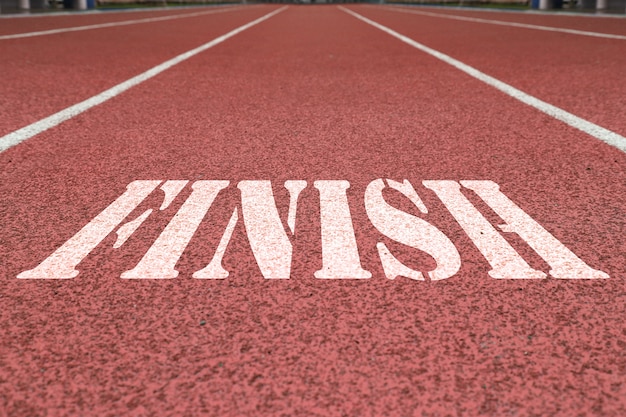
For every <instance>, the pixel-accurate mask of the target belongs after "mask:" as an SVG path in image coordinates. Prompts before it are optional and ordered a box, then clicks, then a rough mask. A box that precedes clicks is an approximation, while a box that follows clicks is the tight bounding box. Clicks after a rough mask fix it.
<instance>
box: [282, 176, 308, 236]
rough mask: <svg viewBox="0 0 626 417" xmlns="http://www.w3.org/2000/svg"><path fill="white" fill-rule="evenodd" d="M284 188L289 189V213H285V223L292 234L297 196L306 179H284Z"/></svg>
mask: <svg viewBox="0 0 626 417" xmlns="http://www.w3.org/2000/svg"><path fill="white" fill-rule="evenodd" d="M285 188H286V189H287V190H288V191H289V214H288V215H287V225H288V226H289V230H291V234H292V235H293V234H295V233H296V212H297V211H298V197H299V196H300V193H301V192H302V190H304V189H305V188H306V181H291V180H290V181H285Z"/></svg>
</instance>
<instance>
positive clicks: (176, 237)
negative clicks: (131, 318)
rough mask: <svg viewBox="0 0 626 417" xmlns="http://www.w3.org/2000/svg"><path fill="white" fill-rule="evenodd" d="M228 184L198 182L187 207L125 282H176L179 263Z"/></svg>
mask: <svg viewBox="0 0 626 417" xmlns="http://www.w3.org/2000/svg"><path fill="white" fill-rule="evenodd" d="M228 184H229V182H228V181H196V182H194V183H193V185H192V186H191V189H192V190H193V191H192V192H191V195H190V196H189V197H188V198H187V200H186V201H185V202H184V203H183V205H182V206H181V208H180V209H178V212H177V213H176V215H175V216H174V218H173V219H172V220H170V222H169V223H168V224H167V226H166V227H165V229H164V230H163V232H161V234H160V235H159V237H158V238H157V240H156V241H155V242H154V243H153V244H152V246H150V249H148V251H147V252H146V254H145V255H144V256H143V258H141V261H139V264H137V266H136V267H134V268H133V269H131V270H129V271H126V272H124V273H123V274H122V275H121V278H125V279H143V278H151V279H160V278H176V277H177V276H178V270H176V263H177V262H178V260H179V259H180V257H181V255H182V254H183V251H184V250H185V248H186V247H187V245H188V244H189V241H191V238H192V237H193V235H194V234H195V233H196V230H197V229H198V226H200V223H201V222H202V219H204V216H205V215H206V213H207V211H208V210H209V207H211V204H213V201H214V200H215V197H216V196H217V194H218V193H219V192H220V191H221V190H223V189H224V188H226V187H228Z"/></svg>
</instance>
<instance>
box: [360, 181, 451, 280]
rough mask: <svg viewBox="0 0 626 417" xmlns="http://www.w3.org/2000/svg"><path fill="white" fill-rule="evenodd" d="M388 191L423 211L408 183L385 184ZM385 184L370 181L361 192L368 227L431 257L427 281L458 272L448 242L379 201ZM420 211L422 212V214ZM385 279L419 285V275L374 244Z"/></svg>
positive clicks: (432, 229)
mask: <svg viewBox="0 0 626 417" xmlns="http://www.w3.org/2000/svg"><path fill="white" fill-rule="evenodd" d="M387 182H388V183H389V187H390V188H392V189H394V190H396V191H398V192H399V193H401V194H402V195H404V196H405V197H407V198H408V199H409V200H411V202H412V203H413V204H415V206H416V207H418V208H419V209H420V211H421V212H422V213H426V212H427V210H426V208H425V207H420V206H423V205H424V203H423V202H422V200H421V199H420V198H419V196H418V195H417V192H416V191H415V188H413V185H411V183H410V182H409V181H408V180H404V182H401V183H400V182H396V181H391V180H387ZM383 189H385V183H384V182H383V180H382V179H377V180H374V181H372V182H371V183H370V184H369V185H368V186H367V189H366V190H365V211H366V212H367V216H368V217H369V219H370V221H371V222H372V225H373V226H374V227H375V228H376V230H378V231H379V232H380V233H382V234H383V235H384V236H386V237H388V238H389V239H391V240H394V241H396V242H398V243H401V244H403V245H406V246H408V247H411V248H414V249H417V250H420V251H422V252H425V253H427V254H428V255H430V256H432V258H433V259H434V260H435V262H436V263H437V266H436V268H435V269H434V270H432V271H430V272H428V276H429V277H430V279H431V280H433V281H437V280H441V279H446V278H450V277H451V276H453V275H454V274H456V273H457V272H458V271H459V269H460V268H461V256H460V255H459V251H458V250H457V249H456V247H455V246H454V244H453V243H452V241H451V240H450V239H449V238H448V237H447V236H446V235H445V234H444V233H443V232H442V231H441V230H439V229H437V228H436V227H435V226H433V225H432V224H430V223H428V222H427V221H425V220H424V219H421V218H419V217H416V216H414V215H412V214H409V213H407V212H405V211H402V210H399V209H397V208H395V207H393V206H391V205H390V204H389V203H387V202H386V201H385V198H384V197H383ZM422 208H423V210H422ZM376 247H377V248H378V254H379V256H380V261H381V262H382V265H383V270H384V272H385V276H386V277H387V278H389V279H395V278H396V277H398V276H405V277H408V278H411V279H416V280H420V281H423V280H424V276H423V274H422V273H421V272H419V271H415V270H413V269H411V268H409V267H407V266H406V265H404V264H403V263H401V262H400V261H399V260H398V259H397V258H396V257H395V256H393V254H392V253H391V251H390V250H389V249H388V248H387V246H386V245H385V244H384V243H382V242H378V243H377V244H376Z"/></svg>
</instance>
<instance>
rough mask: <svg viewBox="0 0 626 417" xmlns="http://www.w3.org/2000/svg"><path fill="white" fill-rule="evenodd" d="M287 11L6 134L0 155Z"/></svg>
mask: <svg viewBox="0 0 626 417" xmlns="http://www.w3.org/2000/svg"><path fill="white" fill-rule="evenodd" d="M287 7H288V6H283V7H281V8H280V9H277V10H274V11H273V12H270V13H268V14H266V15H264V16H262V17H260V18H258V19H256V20H253V21H252V22H249V23H246V24H245V25H243V26H239V27H238V28H236V29H233V30H231V31H230V32H228V33H227V34H225V35H222V36H219V37H217V38H215V39H213V40H212V41H210V42H207V43H205V44H204V45H201V46H199V47H197V48H194V49H192V50H190V51H187V52H185V53H183V54H180V55H178V56H176V57H174V58H172V59H170V60H168V61H165V62H164V63H162V64H159V65H157V66H156V67H153V68H150V69H149V70H148V71H146V72H143V73H141V74H139V75H137V76H135V77H133V78H131V79H129V80H126V81H124V82H122V83H120V84H118V85H116V86H114V87H111V88H109V89H108V90H106V91H103V92H102V93H100V94H97V95H95V96H93V97H91V98H88V99H87V100H85V101H82V102H80V103H78V104H74V105H73V106H70V107H68V108H66V109H64V110H61V111H60V112H58V113H55V114H53V115H52V116H48V117H46V118H45V119H41V120H39V121H38V122H35V123H32V124H30V125H28V126H26V127H23V128H21V129H18V130H16V131H14V132H12V133H9V134H8V135H5V136H3V137H1V138H0V152H2V151H5V150H7V149H9V148H11V147H13V146H15V145H17V144H19V143H22V142H23V141H25V140H27V139H30V138H32V137H33V136H35V135H38V134H40V133H42V132H45V131H46V130H48V129H50V128H52V127H54V126H57V125H59V124H61V123H63V122H64V121H66V120H69V119H71V118H73V117H75V116H78V115H79V114H81V113H83V112H85V111H87V110H89V109H91V108H92V107H95V106H98V105H100V104H102V103H104V102H105V101H107V100H109V99H112V98H113V97H115V96H117V95H119V94H121V93H123V92H124V91H126V90H128V89H130V88H132V87H134V86H136V85H138V84H141V83H142V82H144V81H146V80H149V79H150V78H152V77H154V76H156V75H158V74H160V73H162V72H163V71H165V70H168V69H170V68H171V67H173V66H174V65H177V64H180V63H181V62H183V61H185V60H187V59H189V58H191V57H193V56H195V55H197V54H199V53H200V52H204V51H206V50H207V49H210V48H212V47H214V46H215V45H218V44H220V43H222V42H224V41H225V40H227V39H230V38H232V37H233V36H235V35H237V34H239V33H241V32H243V31H244V30H246V29H249V28H251V27H252V26H255V25H257V24H259V23H261V22H263V21H265V20H267V19H269V18H270V17H272V16H274V15H276V14H278V13H280V12H282V11H283V10H285V9H287Z"/></svg>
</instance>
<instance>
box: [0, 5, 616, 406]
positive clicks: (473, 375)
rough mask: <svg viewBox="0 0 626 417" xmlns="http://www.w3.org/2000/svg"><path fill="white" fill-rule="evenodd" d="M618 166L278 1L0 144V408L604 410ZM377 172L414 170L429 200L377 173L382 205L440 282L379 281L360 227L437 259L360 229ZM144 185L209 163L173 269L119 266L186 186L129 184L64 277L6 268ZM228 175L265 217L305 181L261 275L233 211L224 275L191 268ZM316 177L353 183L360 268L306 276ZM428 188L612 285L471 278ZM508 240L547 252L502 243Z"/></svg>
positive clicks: (462, 237) (358, 27) (225, 213)
mask: <svg viewBox="0 0 626 417" xmlns="http://www.w3.org/2000/svg"><path fill="white" fill-rule="evenodd" d="M179 24H180V25H183V24H182V23H179ZM146 108H150V109H157V110H156V111H145V109H146ZM624 166H626V155H625V154H624V153H622V152H620V151H618V150H616V149H615V148H612V147H609V146H607V145H605V144H603V143H601V142H599V141H597V140H596V139H594V138H592V137H589V136H587V135H585V134H583V133H581V132H579V131H577V130H575V129H572V128H569V127H567V126H566V125H564V124H562V123H561V122H558V121H555V120H554V119H552V118H550V117H549V116H546V115H544V114H542V113H539V112H538V111H536V110H534V109H532V108H530V107H528V106H525V105H523V104H521V103H519V102H517V101H515V100H513V99H511V98H509V97H507V96H505V95H503V94H501V93H499V92H497V91H495V90H493V89H491V88H490V87H487V86H486V85H484V84H483V83H481V82H479V81H476V80H475V79H473V78H470V77H468V76H466V75H464V74H462V73H460V72H458V71H457V70H455V69H453V68H452V67H450V66H448V65H445V64H443V63H441V62H440V61H438V60H436V59H434V58H432V57H430V56H427V55H425V54H422V53H420V52H419V51H417V50H415V49H414V48H411V47H409V46H407V45H405V44H403V43H401V42H399V41H397V40H396V39H393V38H391V37H390V36H388V35H385V34H383V33H382V32H380V31H378V30H377V29H375V28H373V27H370V26H368V25H366V24H364V23H363V22H361V21H358V20H357V19H355V18H354V17H352V16H349V15H348V14H346V13H344V12H342V11H340V10H339V9H337V8H335V7H323V6H320V7H290V8H289V9H287V10H286V11H283V12H282V13H279V14H278V15H276V16H274V17H272V18H271V19H270V20H267V21H265V22H263V23H261V24H259V25H258V26H255V27H253V28H251V29H249V30H247V31H245V32H243V33H241V34H239V35H237V36H236V37H233V38H232V39H229V40H228V41H226V42H224V43H222V44H220V45H218V46H216V47H214V48H212V49H210V50H208V51H206V52H205V53H203V54H200V55H198V56H195V57H194V58H191V59H190V60H188V61H185V62H183V63H181V64H179V65H178V66H176V67H174V68H172V69H170V70H168V71H166V72H164V73H162V74H160V75H158V76H157V77H155V78H153V79H151V80H149V81H146V82H145V83H143V84H141V85H139V86H137V87H135V88H133V89H131V90H129V91H127V92H126V93H124V94H122V95H120V96H118V97H116V98H114V99H112V100H110V101H108V102H106V103H104V104H102V105H100V106H98V107H96V108H94V109H92V110H90V111H88V112H86V113H83V114H81V115H80V116H77V117H76V118H74V119H72V120H69V121H67V122H65V123H63V124H61V125H59V126H58V127H56V128H54V129H51V130H49V131H47V132H44V133H42V134H40V135H38V136H35V137H34V138H32V139H29V140H28V141H26V142H23V143H22V144H20V145H18V146H16V147H13V148H11V149H8V150H7V151H5V152H3V153H1V154H0V193H1V194H2V200H1V201H0V213H2V216H3V217H2V219H3V222H2V225H3V231H2V243H1V244H2V246H1V247H0V250H1V251H2V265H3V267H2V273H3V274H4V275H3V277H2V286H0V296H1V300H2V305H3V308H2V310H0V332H1V336H2V337H0V349H1V351H2V352H3V353H4V354H3V355H2V356H1V359H0V360H2V363H1V366H0V401H3V403H2V404H1V405H2V406H3V408H4V409H6V410H9V414H15V415H37V414H45V413H47V414H48V415H64V414H81V415H120V414H137V415H142V414H145V415H154V414H166V415H194V414H197V415H199V414H201V413H205V414H209V415H281V414H283V415H320V416H321V415H324V416H326V415H337V416H339V415H354V416H361V415H433V416H439V415H554V416H570V415H577V414H583V415H603V416H620V415H622V414H624V411H625V407H626V404H625V401H624V398H626V386H624V384H623V381H624V378H625V369H626V360H625V359H624V356H623V355H622V351H623V346H624V344H625V343H626V334H625V333H624V325H623V317H624V314H625V313H626V311H625V305H626V304H625V303H624V301H625V299H624V297H625V294H626V292H625V288H624V279H625V278H626V276H625V273H624V272H625V271H624V257H623V254H624V252H625V251H626V244H625V242H624V235H623V230H624V215H625V213H626V198H625V197H624V196H625V195H626V192H625V191H626V190H625V184H626V172H625V171H624V169H623V167H624ZM379 178H390V179H393V180H396V181H402V180H404V179H407V180H409V181H410V182H411V184H413V186H414V187H415V190H416V191H417V194H418V195H419V196H420V197H421V200H423V203H424V205H425V206H426V208H427V209H428V213H427V214H424V213H421V212H420V210H418V209H417V208H416V206H415V205H413V204H412V203H411V201H410V200H409V199H408V198H406V197H403V196H402V195H400V194H399V193H397V192H395V191H393V190H390V189H386V190H384V191H385V198H386V199H387V201H388V202H389V203H390V204H392V205H394V206H396V207H399V208H401V209H402V210H405V211H407V212H410V213H412V214H414V215H415V216H417V217H420V218H423V219H424V220H426V221H428V222H429V223H431V224H432V225H434V226H436V227H437V228H438V229H440V230H441V231H442V232H443V233H445V235H446V236H448V237H449V239H450V240H451V241H452V242H453V244H454V246H455V248H456V249H457V250H458V252H459V254H460V259H461V265H460V269H459V271H458V272H457V273H456V274H454V275H453V276H452V277H450V278H448V279H443V280H441V281H428V280H427V281H417V280H411V279H408V278H405V277H398V278H396V279H395V280H390V279H387V278H386V277H385V272H384V271H383V268H382V266H381V260H380V257H379V254H378V252H377V248H376V245H377V243H379V242H383V243H385V245H387V247H388V248H389V250H390V251H391V252H392V253H393V254H394V256H396V257H397V258H398V259H399V260H400V261H402V262H403V263H404V264H406V265H408V266H410V267H411V268H413V269H415V270H417V271H424V272H428V271H432V270H433V269H434V268H435V266H436V265H438V263H437V262H436V261H435V260H434V259H433V257H431V256H429V255H427V254H426V253H425V252H423V251H419V250H416V249H412V248H409V247H408V246H405V245H401V244H399V243H397V242H395V241H393V240H391V239H388V238H386V237H385V236H383V235H382V234H381V233H380V232H378V231H377V230H376V229H375V228H374V226H373V225H372V223H371V221H370V220H369V217H368V215H367V213H366V207H365V204H364V201H365V200H364V194H365V191H366V189H367V187H368V185H369V184H370V183H371V182H372V181H374V180H376V179H379ZM155 179H171V180H190V181H191V182H193V181H198V180H228V181H230V185H229V187H228V188H226V189H224V190H223V191H222V192H220V194H218V197H217V198H216V199H215V202H214V204H213V205H212V207H211V208H210V209H209V211H208V215H207V217H206V218H205V219H204V221H203V222H202V223H201V224H200V226H199V228H198V229H197V231H196V233H195V234H194V235H193V238H192V239H191V241H190V242H189V244H188V246H187V247H186V249H185V251H184V253H183V254H182V256H181V258H180V261H179V262H178V263H177V265H176V269H177V270H178V271H180V275H179V276H178V277H177V278H175V279H121V278H120V275H121V274H122V273H124V272H125V271H127V270H130V269H133V268H134V267H135V266H136V265H137V264H138V263H139V262H140V260H141V259H142V257H143V256H144V254H146V252H147V251H148V249H149V248H150V247H151V245H152V244H153V242H155V240H156V239H157V238H158V236H159V235H160V233H161V231H162V230H164V228H165V227H166V225H167V224H168V223H169V222H170V220H172V219H173V218H174V215H175V214H176V212H178V210H179V209H181V208H182V207H183V204H184V202H185V201H187V200H188V199H189V198H190V196H191V195H192V194H191V188H190V185H189V184H188V185H187V186H186V188H184V189H183V191H181V193H180V195H179V196H178V197H177V198H176V199H175V200H174V201H173V202H172V203H171V204H170V205H169V206H168V207H167V208H165V209H164V210H159V207H160V205H161V204H162V202H163V201H164V194H163V193H162V192H161V191H158V192H155V193H153V195H150V196H149V197H148V198H147V199H146V200H145V201H143V202H142V203H141V204H140V205H139V206H138V207H137V208H136V209H135V210H134V211H133V213H131V214H130V215H129V216H128V218H127V221H130V220H133V219H135V218H137V217H138V216H141V215H142V213H145V212H146V210H147V209H153V213H152V214H150V215H149V216H148V218H147V220H146V221H145V222H144V223H143V224H142V225H141V226H140V227H139V228H138V229H137V230H136V231H135V232H134V234H132V235H131V236H130V238H129V239H128V240H127V241H126V242H125V243H124V244H123V245H121V247H119V248H118V249H115V248H113V245H114V244H115V243H116V242H117V236H116V234H115V233H111V234H110V235H109V236H108V237H106V238H105V239H104V240H103V241H102V243H101V244H100V245H98V246H97V247H96V248H95V249H94V250H93V251H92V252H91V253H90V254H89V255H88V256H87V257H86V258H85V259H84V260H83V261H82V262H81V263H80V264H79V265H78V266H77V269H78V270H79V271H80V273H79V275H78V276H77V277H76V278H73V279H69V280H37V279H35V280H22V279H17V278H16V276H17V275H18V274H20V273H21V272H23V271H26V270H29V269H32V268H34V267H36V266H37V265H38V264H39V263H40V262H41V261H42V260H43V259H45V258H46V257H48V256H49V255H50V254H51V253H52V252H53V251H54V250H55V249H56V248H58V247H59V246H60V245H62V244H63V243H64V242H66V241H67V240H68V239H70V238H71V237H72V236H73V235H74V234H75V233H76V232H77V231H78V230H80V229H81V228H82V227H83V226H84V225H85V224H87V223H88V222H90V221H91V220H92V219H93V218H94V217H96V216H97V215H98V214H99V213H100V212H101V211H102V210H103V209H104V208H105V207H107V206H108V205H109V204H110V203H111V202H113V201H114V200H115V199H116V198H117V197H119V196H120V195H121V194H122V193H124V190H125V189H126V186H127V185H128V184H129V183H130V182H132V181H134V180H155ZM243 180H271V181H272V185H273V191H274V196H275V199H276V205H277V209H278V212H279V215H280V216H281V218H282V219H283V224H285V225H286V224H287V222H286V221H284V219H285V218H286V217H287V213H288V206H289V195H288V193H287V191H286V190H285V189H284V188H283V184H284V183H285V181H286V180H306V181H307V183H308V185H307V188H305V189H304V190H303V191H302V193H301V195H300V199H299V202H298V209H297V216H296V222H295V236H294V237H292V238H291V239H292V242H293V263H292V268H291V277H290V279H288V280H286V279H283V280H274V279H265V278H263V273H262V271H261V270H260V266H259V263H258V261H257V259H256V258H255V255H254V253H253V249H252V248H251V245H250V243H248V241H249V238H248V237H247V236H249V235H250V230H247V227H248V226H249V224H248V223H246V224H245V225H244V223H242V217H239V221H238V223H237V224H236V225H235V228H234V232H233V235H232V239H231V241H230V243H229V244H228V246H227V248H226V252H225V255H224V259H223V266H224V268H225V269H227V270H228V271H229V272H230V276H229V277H228V278H226V279H223V280H218V279H195V278H192V275H193V274H194V273H195V272H197V271H199V270H201V269H203V268H204V267H205V266H207V264H209V262H210V261H211V259H212V257H213V255H214V253H215V252H216V247H218V246H219V243H220V239H221V237H222V235H223V232H224V230H225V229H226V228H227V224H228V223H229V219H230V218H231V214H232V212H233V207H235V206H236V205H238V204H239V203H238V201H239V200H240V198H241V191H240V190H238V189H237V188H236V186H237V185H239V187H240V188H242V189H245V188H246V183H243V184H242V183H240V181H243ZM316 180H346V181H349V183H350V188H349V189H348V190H347V202H348V204H349V209H350V213H351V217H352V224H353V227H354V234H355V241H356V243H357V245H358V247H357V249H358V253H357V254H358V256H359V259H360V264H361V266H362V268H363V269H364V270H367V271H369V272H371V274H372V278H369V279H359V280H356V279H318V278H316V277H315V274H316V271H318V270H320V269H322V266H323V264H322V257H323V250H324V248H323V245H322V238H321V234H322V231H321V229H322V222H321V221H320V218H321V214H320V210H321V206H322V204H321V203H320V192H319V191H318V190H317V189H316V188H314V182H315V181H316ZM423 180H454V181H459V180H492V181H495V182H496V183H498V184H499V185H500V187H501V190H502V192H503V193H504V194H506V196H508V197H509V198H510V199H511V200H512V201H514V202H515V203H516V204H517V205H519V207H520V208H521V209H522V210H523V211H524V212H525V213H527V214H528V215H530V216H531V217H532V218H533V219H535V220H536V221H537V222H539V223H540V224H541V225H542V226H543V227H545V229H547V230H548V231H549V232H550V233H551V234H552V235H554V237H555V238H557V239H558V240H559V241H560V242H562V243H563V244H564V245H565V246H566V247H567V248H569V249H570V250H571V251H573V253H575V254H576V255H577V257H579V258H580V259H581V260H582V261H584V262H585V263H587V264H588V265H589V266H591V267H593V268H595V269H596V270H600V271H604V272H605V273H607V274H608V275H609V276H610V278H609V279H597V280H595V279H594V280H587V279H582V280H570V279H555V278H547V279H536V280H533V279H529V280H520V279H494V278H491V277H490V276H489V271H490V270H491V267H490V265H489V263H488V262H487V261H486V259H485V257H484V256H483V255H481V253H480V252H479V250H478V249H477V247H476V245H474V243H472V240H471V239H470V238H469V237H468V235H467V234H466V233H465V232H464V231H463V229H462V228H461V227H460V226H459V224H458V223H457V222H456V221H455V220H454V218H453V217H452V215H451V212H450V211H449V210H448V209H447V208H446V207H445V206H444V205H443V204H442V201H441V200H440V199H439V198H438V197H437V195H435V193H434V192H433V191H432V190H431V189H428V188H426V187H425V186H424V185H423V184H422V181H423ZM317 186H318V187H321V188H322V189H327V188H324V187H325V186H323V185H320V183H318V185H317ZM465 191H467V190H465ZM465 195H466V197H467V198H468V199H469V200H470V201H471V203H472V204H473V205H474V206H476V207H477V208H479V210H480V211H481V212H482V213H483V214H484V215H485V216H486V217H487V218H488V220H489V221H490V223H491V224H493V225H497V224H501V223H502V222H503V220H502V219H499V218H498V216H497V215H496V214H495V213H494V212H492V211H491V210H490V209H489V207H487V205H486V204H485V203H484V202H481V199H480V198H478V197H477V195H475V194H473V193H469V192H466V193H465ZM414 201H415V200H414ZM324 204H328V203H324ZM326 207H327V206H326ZM240 208H241V207H240ZM248 209H250V207H248ZM244 211H245V209H244ZM240 213H241V210H240ZM246 216H247V214H246V213H245V212H244V213H243V218H245V219H246V221H248V220H247V219H249V218H247V217H246ZM337 217H338V216H337ZM326 221H328V219H327V220H326ZM126 224H128V223H126ZM182 227H183V228H184V227H185V226H184V225H182ZM126 230H128V229H126ZM285 230H288V228H287V227H286V226H285ZM340 235H341V236H345V233H340ZM503 236H504V237H505V238H506V239H507V241H508V242H509V243H510V244H511V245H512V246H513V247H514V248H515V249H516V251H517V252H519V254H520V255H521V256H522V257H523V258H524V259H525V260H526V261H527V262H528V263H529V264H530V265H531V267H533V268H535V269H537V270H539V271H543V272H546V273H547V272H548V271H549V270H550V268H551V267H550V266H549V265H548V264H547V263H546V262H545V261H544V260H543V259H542V258H541V257H540V256H539V255H537V254H536V253H535V252H534V251H533V250H532V249H531V248H530V246H529V245H527V244H526V243H525V242H524V241H523V240H522V239H521V238H520V237H518V236H517V235H515V234H513V233H504V234H503ZM339 246H341V245H339ZM430 249H432V247H431V248H430ZM439 262H442V263H446V262H447V261H446V260H445V259H440V260H439ZM347 264H348V262H345V263H341V264H340V266H341V265H347ZM318 275H319V274H318Z"/></svg>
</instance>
